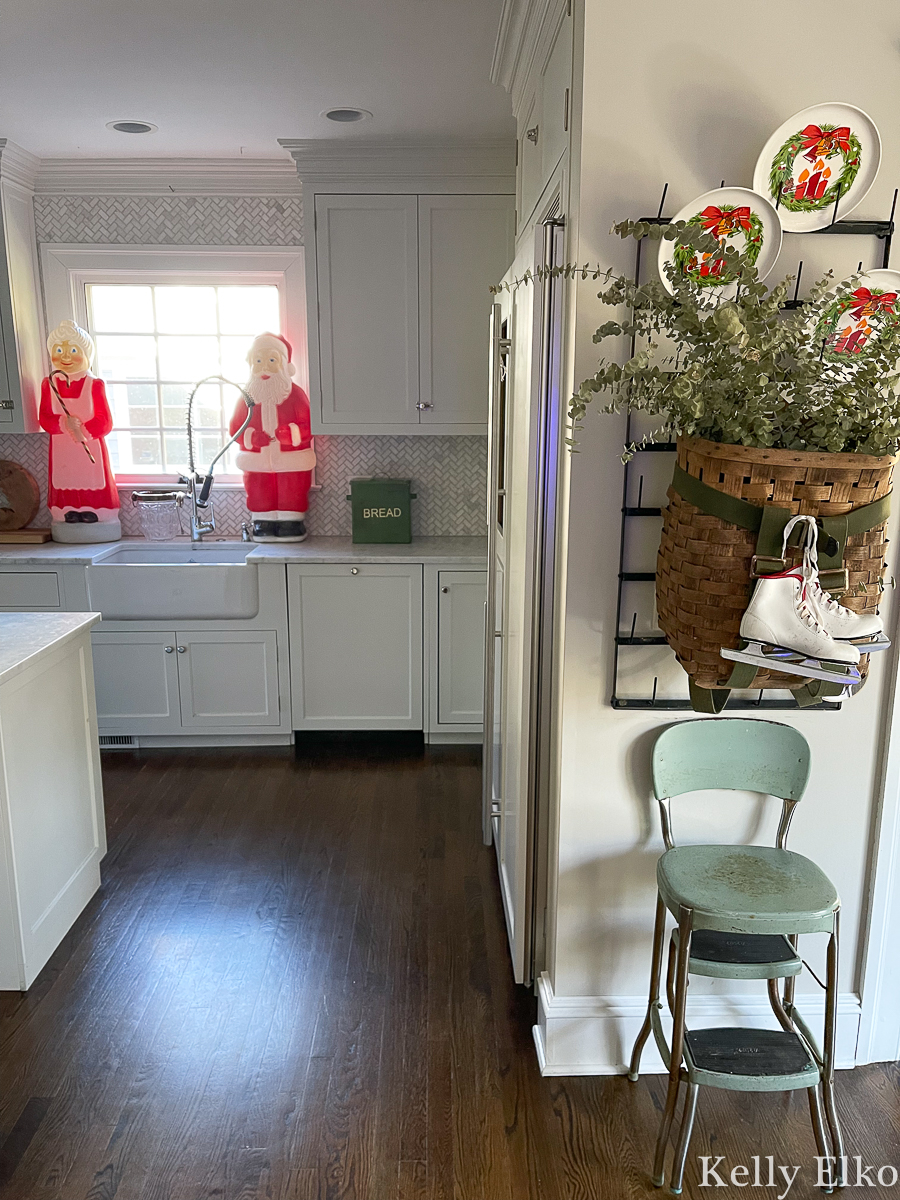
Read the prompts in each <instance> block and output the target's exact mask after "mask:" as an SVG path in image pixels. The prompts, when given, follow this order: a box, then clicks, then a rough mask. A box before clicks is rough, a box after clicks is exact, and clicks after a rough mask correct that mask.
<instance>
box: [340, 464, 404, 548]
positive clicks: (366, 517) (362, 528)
mask: <svg viewBox="0 0 900 1200" xmlns="http://www.w3.org/2000/svg"><path fill="white" fill-rule="evenodd" d="M411 483H412V480H410V479H351V480H350V495H349V496H348V497H347V499H348V500H349V501H350V503H351V505H352V508H353V541H354V542H369V543H371V542H411V541H412V503H411V502H412V501H413V500H415V498H416V496H415V493H414V492H411V491H410V490H409V488H410V484H411Z"/></svg>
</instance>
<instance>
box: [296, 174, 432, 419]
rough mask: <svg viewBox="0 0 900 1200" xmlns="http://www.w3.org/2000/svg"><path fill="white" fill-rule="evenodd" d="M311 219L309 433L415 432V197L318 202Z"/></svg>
mask: <svg viewBox="0 0 900 1200" xmlns="http://www.w3.org/2000/svg"><path fill="white" fill-rule="evenodd" d="M315 213H316V221H315V224H316V278H317V288H316V292H317V295H316V309H317V314H318V325H319V337H318V345H319V377H318V388H317V387H316V380H315V376H314V373H313V372H311V376H312V377H311V379H310V385H311V388H310V390H311V392H312V396H311V400H312V404H313V424H314V428H313V432H314V433H318V432H322V431H323V430H328V431H329V432H331V431H334V432H342V431H343V432H350V430H351V429H352V430H359V428H360V426H362V425H367V426H368V425H373V426H377V427H378V428H379V429H381V427H384V426H395V425H401V426H406V425H410V424H413V425H414V424H416V422H417V421H418V409H417V407H416V406H417V404H418V403H419V314H418V295H419V282H418V272H419V267H418V254H419V251H418V234H417V227H418V214H417V204H416V197H415V196H316V200H315ZM316 392H318V401H319V403H318V404H316V403H315V401H316ZM316 418H318V421H317V420H316ZM317 424H320V425H321V428H315V426H316V425H317ZM391 431H392V430H391V429H389V428H388V429H385V430H384V432H391Z"/></svg>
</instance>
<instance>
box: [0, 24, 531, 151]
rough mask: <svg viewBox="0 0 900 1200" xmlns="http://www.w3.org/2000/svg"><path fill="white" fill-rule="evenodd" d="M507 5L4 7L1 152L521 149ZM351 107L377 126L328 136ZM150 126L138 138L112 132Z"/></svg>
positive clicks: (338, 128)
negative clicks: (407, 145)
mask: <svg viewBox="0 0 900 1200" xmlns="http://www.w3.org/2000/svg"><path fill="white" fill-rule="evenodd" d="M501 6H502V0H252V2H251V0H77V3H74V4H73V3H72V2H71V0H40V2H36V0H5V2H4V3H3V19H2V36H0V137H8V138H11V139H12V140H13V141H15V142H18V143H19V145H21V146H23V147H24V148H25V149H26V150H29V151H31V153H32V154H37V155H39V156H40V157H42V158H49V157H79V156H85V157H88V156H99V157H103V158H109V157H116V156H123V157H127V156H134V157H168V156H175V157H178V156H188V157H204V156H209V157H226V158H231V157H238V156H239V155H246V156H249V157H257V158H260V157H261V158H265V157H268V158H272V157H275V156H280V155H281V154H283V152H282V151H281V150H280V148H279V146H278V143H277V141H276V139H277V138H279V137H289V138H334V137H347V138H368V137H377V138H385V137H399V138H403V137H417V138H419V137H432V136H433V137H448V138H467V137H474V138H490V137H504V136H509V137H513V136H514V133H515V127H514V125H513V121H512V117H511V106H510V100H509V97H508V96H507V95H506V93H505V92H504V91H503V90H502V89H501V88H499V87H497V86H495V85H493V84H491V82H490V79H489V73H490V66H491V55H492V53H493V48H494V42H495V38H496V33H497V28H498V24H499V20H500V9H501ZM341 105H353V106H355V107H359V108H366V109H370V110H371V111H372V112H373V113H374V119H372V120H369V121H365V122H362V123H359V124H357V125H352V126H342V125H338V124H336V123H334V122H332V121H326V120H325V119H324V118H322V117H320V116H319V113H320V112H321V111H322V110H323V109H326V108H332V107H337V106H341ZM114 120H141V121H150V122H152V123H153V124H155V125H158V126H159V132H158V133H150V134H146V135H140V136H134V135H128V134H122V133H115V132H112V131H110V130H108V129H106V128H105V126H106V122H107V121H114Z"/></svg>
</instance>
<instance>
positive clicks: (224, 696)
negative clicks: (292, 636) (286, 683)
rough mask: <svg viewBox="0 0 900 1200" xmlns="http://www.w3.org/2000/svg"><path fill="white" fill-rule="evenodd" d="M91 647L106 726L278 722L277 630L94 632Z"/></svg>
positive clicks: (167, 729) (114, 729) (131, 728)
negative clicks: (275, 631)
mask: <svg viewBox="0 0 900 1200" xmlns="http://www.w3.org/2000/svg"><path fill="white" fill-rule="evenodd" d="M93 654H94V678H95V686H96V691H97V719H98V723H99V725H100V728H101V731H102V732H104V733H134V734H144V735H147V736H151V735H157V734H165V733H172V732H176V731H178V730H183V729H195V730H203V729H210V728H215V729H220V728H223V727H228V728H231V727H256V726H272V725H276V726H277V725H279V724H280V721H281V717H280V711H279V695H278V661H277V636H276V634H275V633H274V632H273V631H271V630H247V631H241V632H232V631H222V632H216V631H211V632H198V633H180V632H168V633H155V632H150V633H147V632H144V633H138V632H135V633H130V632H123V633H106V632H100V633H95V634H94V635H93Z"/></svg>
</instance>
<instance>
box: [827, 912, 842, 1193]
mask: <svg viewBox="0 0 900 1200" xmlns="http://www.w3.org/2000/svg"><path fill="white" fill-rule="evenodd" d="M839 935H840V914H839V913H835V914H834V930H833V932H832V934H831V940H830V941H829V943H828V958H827V966H828V970H827V974H826V979H825V1031H824V1037H823V1039H822V1095H823V1098H824V1101H825V1117H826V1120H827V1121H828V1129H829V1132H830V1134H831V1148H832V1152H833V1153H834V1157H835V1159H836V1160H837V1171H836V1175H837V1178H836V1180H835V1182H836V1184H837V1186H838V1187H843V1186H844V1137H843V1134H842V1133H841V1125H840V1121H839V1120H838V1115H837V1107H836V1105H835V1100H834V1047H835V1038H836V1032H837V991H838V949H839Z"/></svg>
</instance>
